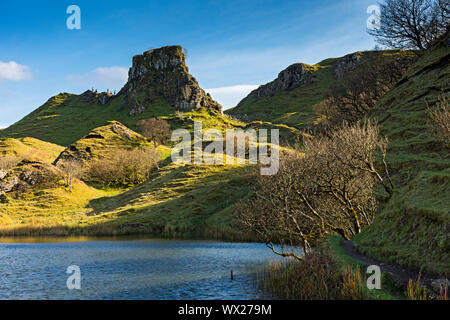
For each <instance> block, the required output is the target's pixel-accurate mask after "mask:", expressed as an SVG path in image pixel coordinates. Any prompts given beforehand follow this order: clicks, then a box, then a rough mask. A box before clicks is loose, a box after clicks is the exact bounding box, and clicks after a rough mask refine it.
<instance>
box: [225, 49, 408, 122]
mask: <svg viewBox="0 0 450 320" xmlns="http://www.w3.org/2000/svg"><path fill="white" fill-rule="evenodd" d="M410 55H411V53H410V52H407V51H403V50H386V51H362V52H355V53H352V54H349V55H346V56H344V57H341V58H331V59H326V60H324V61H322V62H319V63H318V64H315V65H313V66H310V65H306V64H303V63H296V64H293V65H291V66H289V67H288V68H286V69H285V70H283V71H281V72H280V74H279V75H278V77H277V79H275V80H273V81H272V82H270V83H268V84H265V85H262V86H260V87H259V88H258V89H256V90H254V91H252V92H251V93H250V94H249V95H248V96H247V97H245V98H244V99H243V100H242V101H241V102H239V104H238V105H237V106H236V107H234V108H232V109H228V110H226V111H225V112H226V113H227V114H230V115H232V116H234V117H238V118H241V119H244V120H262V121H266V122H272V123H283V124H286V125H289V126H293V127H296V128H299V129H304V128H306V127H307V126H310V125H313V124H314V123H315V122H316V121H317V120H318V117H317V115H315V112H314V107H315V106H316V105H317V104H319V103H320V102H321V101H323V100H324V98H325V97H326V95H327V93H328V92H329V90H330V88H331V87H332V86H333V85H336V84H338V83H340V82H341V81H342V79H343V78H344V77H345V76H346V75H347V74H348V73H350V72H352V71H354V70H356V69H357V68H358V67H359V66H363V65H367V64H370V63H372V61H376V60H377V59H388V58H389V59H390V58H391V57H395V58H396V59H401V58H403V57H407V56H410Z"/></svg>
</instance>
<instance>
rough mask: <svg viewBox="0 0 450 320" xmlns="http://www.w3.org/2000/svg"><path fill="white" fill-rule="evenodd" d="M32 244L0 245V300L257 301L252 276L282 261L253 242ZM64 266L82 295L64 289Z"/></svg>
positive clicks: (75, 241) (7, 242)
mask: <svg viewBox="0 0 450 320" xmlns="http://www.w3.org/2000/svg"><path fill="white" fill-rule="evenodd" d="M82 240H86V239H82ZM38 241H39V242H36V239H26V240H25V239H22V240H20V239H14V240H5V239H0V299H261V298H264V296H263V294H262V293H261V292H259V291H258V290H257V289H256V288H255V285H254V281H253V276H252V274H253V272H255V271H256V270H258V269H259V268H261V267H262V266H263V265H266V264H267V263H268V262H269V261H271V260H279V259H280V258H278V257H277V256H275V255H274V254H273V253H272V252H271V251H270V250H269V249H267V248H266V247H265V245H263V244H256V243H224V242H212V241H176V240H141V239H140V240H115V241H106V240H99V241H92V240H89V241H80V239H66V240H64V241H55V240H46V239H39V240H38ZM70 265H77V266H79V267H80V269H81V290H69V289H68V288H67V285H66V281H67V278H68V277H69V276H70V274H66V270H67V267H68V266H70ZM230 270H233V273H234V280H233V281H231V280H230Z"/></svg>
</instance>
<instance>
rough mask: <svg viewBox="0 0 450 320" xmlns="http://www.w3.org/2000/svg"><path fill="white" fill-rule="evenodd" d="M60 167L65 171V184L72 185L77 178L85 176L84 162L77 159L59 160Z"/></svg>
mask: <svg viewBox="0 0 450 320" xmlns="http://www.w3.org/2000/svg"><path fill="white" fill-rule="evenodd" d="M58 168H60V169H61V170H62V171H63V172H64V185H65V186H66V187H72V184H73V181H74V180H75V179H80V178H81V177H83V174H84V169H83V163H82V162H81V161H78V160H75V159H67V160H62V161H59V162H58Z"/></svg>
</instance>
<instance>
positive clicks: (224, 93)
mask: <svg viewBox="0 0 450 320" xmlns="http://www.w3.org/2000/svg"><path fill="white" fill-rule="evenodd" d="M258 87H259V86H257V85H237V86H230V87H221V88H212V89H205V91H206V92H209V93H210V94H211V97H212V98H213V99H214V100H216V101H218V102H219V103H220V104H221V105H222V106H223V107H224V109H228V108H232V107H235V106H236V105H237V104H238V103H239V101H241V100H242V99H243V98H245V97H246V96H247V95H248V94H249V93H250V92H252V91H253V90H255V89H256V88H258Z"/></svg>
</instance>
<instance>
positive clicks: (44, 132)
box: [0, 46, 229, 146]
mask: <svg viewBox="0 0 450 320" xmlns="http://www.w3.org/2000/svg"><path fill="white" fill-rule="evenodd" d="M177 111H182V112H190V113H194V114H195V113H200V114H201V115H202V116H204V115H205V114H210V117H211V118H214V119H215V121H216V122H221V121H222V122H227V123H229V120H228V119H225V118H224V117H223V116H222V106H221V105H220V104H219V103H217V102H216V101H214V100H213V99H212V98H211V97H210V96H209V95H208V94H206V93H205V92H204V91H203V89H201V88H200V86H199V85H198V82H197V80H196V79H195V78H194V77H193V76H192V75H190V74H189V70H188V67H187V65H186V62H185V55H184V53H183V49H182V48H181V47H180V46H168V47H162V48H159V49H153V50H149V51H146V52H144V53H143V54H142V55H136V56H134V57H133V65H132V67H131V68H130V71H129V77H128V81H127V83H126V84H125V86H124V87H123V88H122V90H120V92H119V93H118V94H115V95H114V94H112V93H110V92H101V93H99V92H97V91H92V90H87V91H85V92H84V93H82V94H80V95H76V94H71V93H60V94H58V95H56V96H54V97H52V98H50V99H49V100H48V101H47V102H46V103H45V104H44V105H42V106H41V107H39V108H38V109H36V110H35V111H33V112H32V113H30V114H29V115H27V116H26V117H25V118H23V119H22V120H20V121H18V122H16V123H15V124H13V125H11V126H10V127H8V128H6V129H4V130H1V131H0V137H11V138H23V137H34V138H37V139H40V140H43V141H47V142H52V143H55V144H58V145H62V146H68V145H70V144H71V143H73V142H75V141H77V140H78V139H80V138H81V137H83V136H84V135H86V134H87V133H88V132H90V131H91V130H92V129H94V128H97V127H99V126H103V125H105V124H106V123H107V122H108V121H119V122H121V123H123V124H124V125H125V126H127V127H129V128H131V129H133V130H134V129H136V123H137V122H138V121H139V120H142V119H148V118H151V117H158V118H165V119H167V120H169V121H171V120H173V119H174V118H175V117H176V114H177ZM172 124H173V125H174V126H175V125H177V123H176V122H175V121H172Z"/></svg>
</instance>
